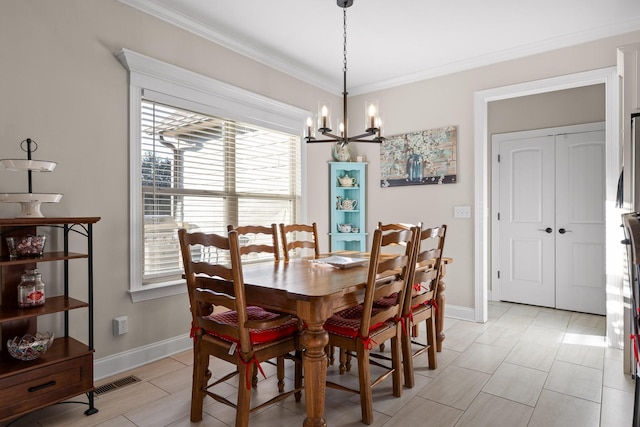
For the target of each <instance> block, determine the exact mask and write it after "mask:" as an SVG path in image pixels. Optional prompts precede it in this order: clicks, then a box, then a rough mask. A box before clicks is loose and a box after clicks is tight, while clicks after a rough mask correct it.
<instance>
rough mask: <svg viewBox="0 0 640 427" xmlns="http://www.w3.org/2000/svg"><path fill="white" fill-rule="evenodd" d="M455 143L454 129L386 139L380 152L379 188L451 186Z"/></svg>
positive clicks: (454, 178) (454, 174) (454, 169)
mask: <svg viewBox="0 0 640 427" xmlns="http://www.w3.org/2000/svg"><path fill="white" fill-rule="evenodd" d="M457 142H458V129H457V127H456V126H446V127H441V128H437V129H428V130H422V131H418V132H411V133H403V134H401V135H395V136H390V137H386V138H385V140H384V141H383V143H382V146H381V148H380V169H381V170H380V178H381V180H380V186H381V187H383V188H386V187H398V186H404V185H425V184H452V183H455V182H456V156H457V153H456V150H457V148H456V146H457Z"/></svg>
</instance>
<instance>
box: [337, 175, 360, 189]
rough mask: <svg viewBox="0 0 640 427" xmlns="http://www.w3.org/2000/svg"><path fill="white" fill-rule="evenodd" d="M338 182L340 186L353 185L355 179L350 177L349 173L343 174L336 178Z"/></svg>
mask: <svg viewBox="0 0 640 427" xmlns="http://www.w3.org/2000/svg"><path fill="white" fill-rule="evenodd" d="M338 182H339V183H340V186H342V187H353V186H354V185H356V179H355V178H351V177H350V176H349V174H344V176H343V177H342V178H338Z"/></svg>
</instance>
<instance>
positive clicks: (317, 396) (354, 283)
mask: <svg viewBox="0 0 640 427" xmlns="http://www.w3.org/2000/svg"><path fill="white" fill-rule="evenodd" d="M341 254H342V255H345V256H348V257H350V258H352V259H355V260H362V262H361V263H353V266H349V268H339V267H335V266H333V265H331V264H326V263H322V262H318V261H321V260H310V259H305V258H296V259H291V260H289V261H288V262H285V261H279V262H275V263H274V262H257V263H245V264H243V267H242V269H243V277H244V282H245V289H246V293H245V295H246V299H247V304H249V305H260V306H261V307H264V308H267V309H270V310H274V311H278V312H282V313H289V314H292V315H295V316H297V317H298V318H299V319H301V320H302V321H303V322H304V324H305V326H306V327H305V329H304V332H303V333H302V336H301V344H302V347H303V349H304V351H303V356H302V358H303V368H304V383H305V393H304V394H305V404H306V411H307V416H306V418H305V420H304V422H303V426H306V427H321V426H326V425H327V422H326V420H325V418H324V404H325V392H326V377H327V365H328V363H327V354H326V353H325V347H326V346H327V344H328V343H329V335H328V333H327V331H326V330H325V329H324V323H325V321H326V320H327V319H328V318H329V317H331V315H332V314H333V313H335V312H337V311H339V310H342V309H344V308H348V307H353V306H355V305H357V304H359V303H361V302H362V300H363V299H364V288H365V283H366V279H367V273H368V267H367V263H366V261H367V260H368V259H369V254H368V253H355V252H349V253H346V254H345V253H341ZM330 255H335V254H330ZM443 309H444V307H442V308H441V310H442V311H444V310H443Z"/></svg>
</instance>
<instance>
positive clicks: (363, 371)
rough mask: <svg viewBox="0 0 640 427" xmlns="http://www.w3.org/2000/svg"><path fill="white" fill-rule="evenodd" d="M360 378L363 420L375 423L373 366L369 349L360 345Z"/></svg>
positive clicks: (358, 356) (357, 353)
mask: <svg viewBox="0 0 640 427" xmlns="http://www.w3.org/2000/svg"><path fill="white" fill-rule="evenodd" d="M356 355H357V358H358V378H359V380H360V408H361V410H362V422H363V423H365V424H371V423H373V393H372V392H371V370H370V369H371V367H370V366H369V350H366V349H365V348H363V347H362V346H358V349H357V352H356Z"/></svg>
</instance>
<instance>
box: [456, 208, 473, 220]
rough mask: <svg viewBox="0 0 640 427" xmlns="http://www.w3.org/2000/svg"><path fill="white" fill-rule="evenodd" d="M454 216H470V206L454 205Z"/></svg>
mask: <svg viewBox="0 0 640 427" xmlns="http://www.w3.org/2000/svg"><path fill="white" fill-rule="evenodd" d="M453 217H454V218H471V206H454V207H453Z"/></svg>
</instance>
